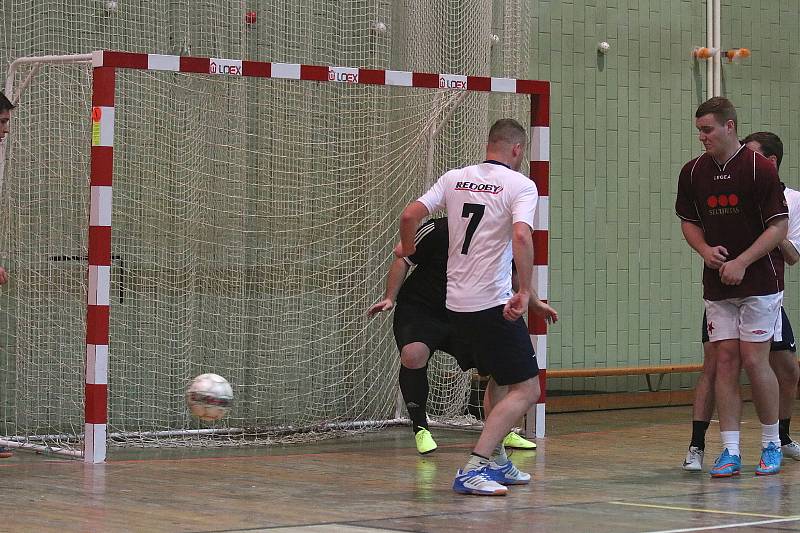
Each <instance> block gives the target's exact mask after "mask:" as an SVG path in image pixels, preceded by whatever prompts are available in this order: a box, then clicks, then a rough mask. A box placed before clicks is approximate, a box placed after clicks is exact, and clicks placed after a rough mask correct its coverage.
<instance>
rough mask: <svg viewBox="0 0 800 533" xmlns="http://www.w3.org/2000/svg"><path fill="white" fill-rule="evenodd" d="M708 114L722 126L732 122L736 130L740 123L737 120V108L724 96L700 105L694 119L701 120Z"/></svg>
mask: <svg viewBox="0 0 800 533" xmlns="http://www.w3.org/2000/svg"><path fill="white" fill-rule="evenodd" d="M708 114H711V115H714V118H715V119H717V122H719V123H720V124H725V123H726V122H728V121H729V120H732V121H733V127H734V129H735V128H736V125H737V124H738V123H739V121H738V119H737V118H736V108H735V107H734V106H733V104H732V103H731V101H730V100H728V99H727V98H725V97H724V96H715V97H714V98H710V99H708V100H706V101H705V102H703V103H702V104H700V106H699V107H698V108H697V111H695V113H694V117H695V118H700V117H704V116H706V115H708Z"/></svg>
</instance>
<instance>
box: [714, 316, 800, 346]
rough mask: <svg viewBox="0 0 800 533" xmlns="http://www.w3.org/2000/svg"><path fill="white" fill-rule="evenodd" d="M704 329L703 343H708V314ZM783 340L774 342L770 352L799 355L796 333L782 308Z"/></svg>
mask: <svg viewBox="0 0 800 533" xmlns="http://www.w3.org/2000/svg"><path fill="white" fill-rule="evenodd" d="M702 327H703V329H702V333H701V335H702V338H703V342H704V343H706V342H708V322H707V321H706V314H705V312H704V313H703V326H702ZM781 330H782V331H781V340H780V341H777V342H776V341H772V345H771V346H770V348H769V351H770V352H780V351H783V350H788V351H790V352H792V353H797V345H796V344H795V342H794V332H793V331H792V324H791V323H790V322H789V317H788V315H787V314H786V311H785V310H784V309H783V306H781Z"/></svg>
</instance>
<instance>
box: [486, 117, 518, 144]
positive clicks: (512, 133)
mask: <svg viewBox="0 0 800 533" xmlns="http://www.w3.org/2000/svg"><path fill="white" fill-rule="evenodd" d="M526 140H527V134H526V133H525V128H523V127H522V124H520V123H519V122H517V121H516V120H514V119H513V118H501V119H500V120H498V121H497V122H495V123H494V124H492V127H491V128H490V129H489V142H490V143H496V142H503V141H504V142H507V143H509V144H517V143H519V144H521V145H523V146H524V145H525V141H526Z"/></svg>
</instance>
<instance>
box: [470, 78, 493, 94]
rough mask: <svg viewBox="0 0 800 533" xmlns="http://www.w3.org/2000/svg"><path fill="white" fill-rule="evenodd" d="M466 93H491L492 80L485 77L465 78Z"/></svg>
mask: <svg viewBox="0 0 800 533" xmlns="http://www.w3.org/2000/svg"><path fill="white" fill-rule="evenodd" d="M467 90H468V91H491V90H492V78H487V77H485V76H467Z"/></svg>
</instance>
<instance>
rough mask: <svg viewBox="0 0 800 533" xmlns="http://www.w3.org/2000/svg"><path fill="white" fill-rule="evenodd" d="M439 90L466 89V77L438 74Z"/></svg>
mask: <svg viewBox="0 0 800 533" xmlns="http://www.w3.org/2000/svg"><path fill="white" fill-rule="evenodd" d="M439 88H440V89H461V90H466V89H467V77H466V76H461V75H459V74H439Z"/></svg>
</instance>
